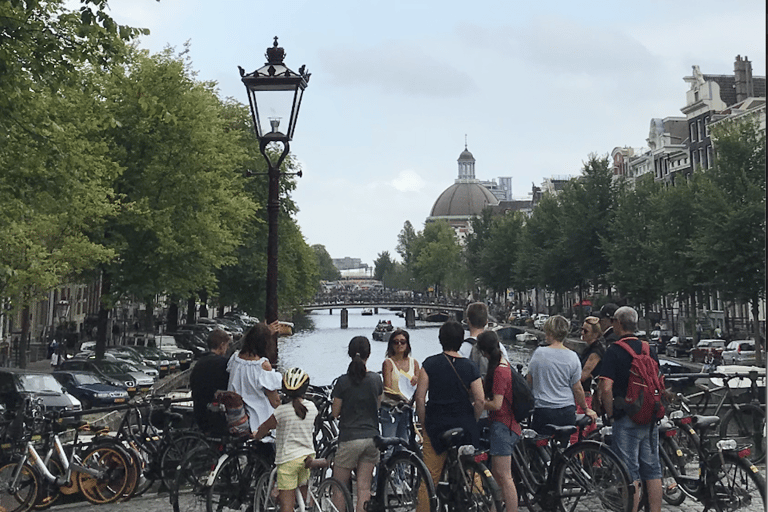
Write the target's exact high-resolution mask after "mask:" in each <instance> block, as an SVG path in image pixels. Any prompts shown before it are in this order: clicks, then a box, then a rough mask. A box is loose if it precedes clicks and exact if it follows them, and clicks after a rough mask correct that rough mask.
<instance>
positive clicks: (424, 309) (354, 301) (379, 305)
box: [302, 294, 466, 329]
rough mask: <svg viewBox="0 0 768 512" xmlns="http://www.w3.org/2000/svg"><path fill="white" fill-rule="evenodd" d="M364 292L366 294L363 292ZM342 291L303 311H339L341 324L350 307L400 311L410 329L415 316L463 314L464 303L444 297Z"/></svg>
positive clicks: (345, 324) (346, 320) (459, 317)
mask: <svg viewBox="0 0 768 512" xmlns="http://www.w3.org/2000/svg"><path fill="white" fill-rule="evenodd" d="M363 295H368V296H363ZM377 295H380V294H345V296H333V297H318V298H316V300H315V302H313V303H312V304H305V305H303V306H302V309H304V311H320V310H328V311H329V312H330V313H331V314H333V310H334V309H337V310H340V311H341V328H342V329H346V328H347V327H348V326H349V310H350V309H372V310H373V312H374V314H378V313H379V309H389V310H393V311H402V312H403V313H404V316H405V326H406V327H407V328H409V329H412V328H413V327H415V326H416V317H417V315H418V316H421V317H422V318H425V319H426V318H427V317H428V316H429V315H431V314H435V313H445V314H447V315H449V316H453V317H454V318H456V320H458V321H461V320H462V319H463V318H464V310H465V308H466V304H463V303H458V302H450V301H447V300H445V299H444V298H434V297H416V298H400V297H393V296H390V295H384V294H381V295H380V296H377Z"/></svg>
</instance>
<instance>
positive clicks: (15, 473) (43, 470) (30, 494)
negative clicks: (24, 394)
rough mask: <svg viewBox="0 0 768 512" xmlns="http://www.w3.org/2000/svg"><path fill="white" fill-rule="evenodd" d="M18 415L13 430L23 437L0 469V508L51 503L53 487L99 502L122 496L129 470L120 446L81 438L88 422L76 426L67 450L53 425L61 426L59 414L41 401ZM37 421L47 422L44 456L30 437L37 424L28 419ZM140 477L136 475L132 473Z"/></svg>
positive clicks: (18, 510)
mask: <svg viewBox="0 0 768 512" xmlns="http://www.w3.org/2000/svg"><path fill="white" fill-rule="evenodd" d="M18 417H21V418H22V419H21V420H18ZM18 417H17V422H16V425H14V429H16V430H17V432H18V433H19V436H18V438H17V443H16V446H15V447H14V448H15V450H14V454H13V456H12V458H13V461H12V462H10V463H8V464H5V465H4V466H3V467H2V468H0V510H4V511H6V512H24V511H26V510H29V509H30V508H32V507H33V506H35V505H38V504H39V505H40V506H41V507H45V506H48V505H50V504H52V503H53V502H54V501H55V500H56V498H57V497H58V494H57V493H56V492H55V491H54V489H64V488H66V489H73V487H74V488H75V489H76V490H79V491H80V492H81V493H82V494H83V496H84V497H85V498H86V499H87V500H88V501H90V502H91V503H97V504H102V503H111V502H114V501H117V500H118V499H120V498H121V497H123V492H124V490H125V488H126V486H127V485H128V484H129V478H131V473H130V470H129V462H128V460H127V459H126V457H125V454H124V451H122V450H121V449H120V448H119V447H117V446H105V445H104V444H98V445H95V446H91V445H90V444H88V443H84V442H82V441H81V440H80V438H79V435H78V433H79V432H80V431H81V430H84V429H85V425H81V426H80V427H79V428H78V429H76V430H75V437H74V441H73V442H72V445H71V446H70V447H69V448H68V450H65V448H64V446H63V444H62V442H61V439H60V437H59V435H58V433H57V432H56V430H55V428H54V427H56V426H58V425H59V423H58V419H59V416H58V414H57V413H55V412H52V413H46V414H42V412H41V406H40V404H39V402H36V401H33V400H28V401H27V404H25V407H24V410H23V411H19V413H18ZM25 422H27V427H28V428H25ZM35 422H36V423H42V424H43V425H44V427H43V437H45V438H46V443H45V446H47V447H48V450H47V452H46V453H45V455H44V456H41V455H40V454H39V453H38V451H37V448H36V447H35V444H34V442H33V441H32V439H31V437H32V432H33V430H34V429H33V428H32V426H31V425H30V423H35ZM137 476H138V475H137V474H136V473H134V474H133V478H136V477H137ZM75 486H76V487H75ZM49 489H50V490H49Z"/></svg>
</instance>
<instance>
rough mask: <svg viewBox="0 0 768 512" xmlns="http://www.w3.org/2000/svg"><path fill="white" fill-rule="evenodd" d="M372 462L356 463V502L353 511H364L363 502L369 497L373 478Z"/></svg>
mask: <svg viewBox="0 0 768 512" xmlns="http://www.w3.org/2000/svg"><path fill="white" fill-rule="evenodd" d="M374 466H375V464H374V463H373V462H359V463H358V464H357V504H356V505H355V512H365V504H366V503H367V502H368V501H369V500H370V499H371V481H372V480H373V468H374Z"/></svg>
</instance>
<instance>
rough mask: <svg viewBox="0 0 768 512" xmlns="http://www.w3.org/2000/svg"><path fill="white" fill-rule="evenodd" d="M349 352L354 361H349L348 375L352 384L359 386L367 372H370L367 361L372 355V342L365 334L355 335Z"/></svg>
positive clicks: (350, 343)
mask: <svg viewBox="0 0 768 512" xmlns="http://www.w3.org/2000/svg"><path fill="white" fill-rule="evenodd" d="M347 353H348V354H349V357H351V358H352V362H351V363H349V367H348V368H347V375H349V378H350V379H351V380H352V384H354V385H356V386H357V385H358V384H360V383H361V382H362V381H363V379H364V378H365V375H366V373H368V369H367V368H366V367H365V361H366V360H367V359H368V356H370V355H371V343H370V342H369V341H368V338H366V337H365V336H355V337H354V338H352V341H350V342H349V349H348V350H347Z"/></svg>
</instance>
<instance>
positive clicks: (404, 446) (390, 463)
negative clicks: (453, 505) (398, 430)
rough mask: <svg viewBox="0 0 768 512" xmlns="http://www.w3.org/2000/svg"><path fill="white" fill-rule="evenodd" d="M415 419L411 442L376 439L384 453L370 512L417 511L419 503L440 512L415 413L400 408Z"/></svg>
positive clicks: (410, 431)
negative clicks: (426, 504)
mask: <svg viewBox="0 0 768 512" xmlns="http://www.w3.org/2000/svg"><path fill="white" fill-rule="evenodd" d="M397 407H398V408H399V409H400V411H404V412H407V413H408V417H409V418H410V419H411V422H410V428H409V429H408V434H409V435H408V439H407V440H406V439H401V438H399V437H381V436H376V437H374V439H373V441H374V443H375V445H376V448H378V449H379V451H380V452H381V456H380V457H379V462H378V464H377V465H376V468H375V470H374V473H375V477H374V484H373V485H374V488H373V489H372V491H373V492H372V493H371V500H370V501H369V502H368V505H367V510H368V512H383V511H387V510H397V511H399V512H406V511H415V510H416V507H417V505H418V502H419V500H424V501H425V502H427V503H429V510H430V512H436V511H437V509H438V508H437V507H438V505H437V494H436V492H435V484H434V482H433V481H432V476H431V475H430V473H429V469H428V468H427V466H426V465H425V464H424V461H423V460H422V459H421V446H420V445H419V443H418V440H417V438H416V431H417V429H416V426H415V425H414V411H413V407H412V406H411V405H409V404H404V403H403V404H400V405H398V406H397Z"/></svg>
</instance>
